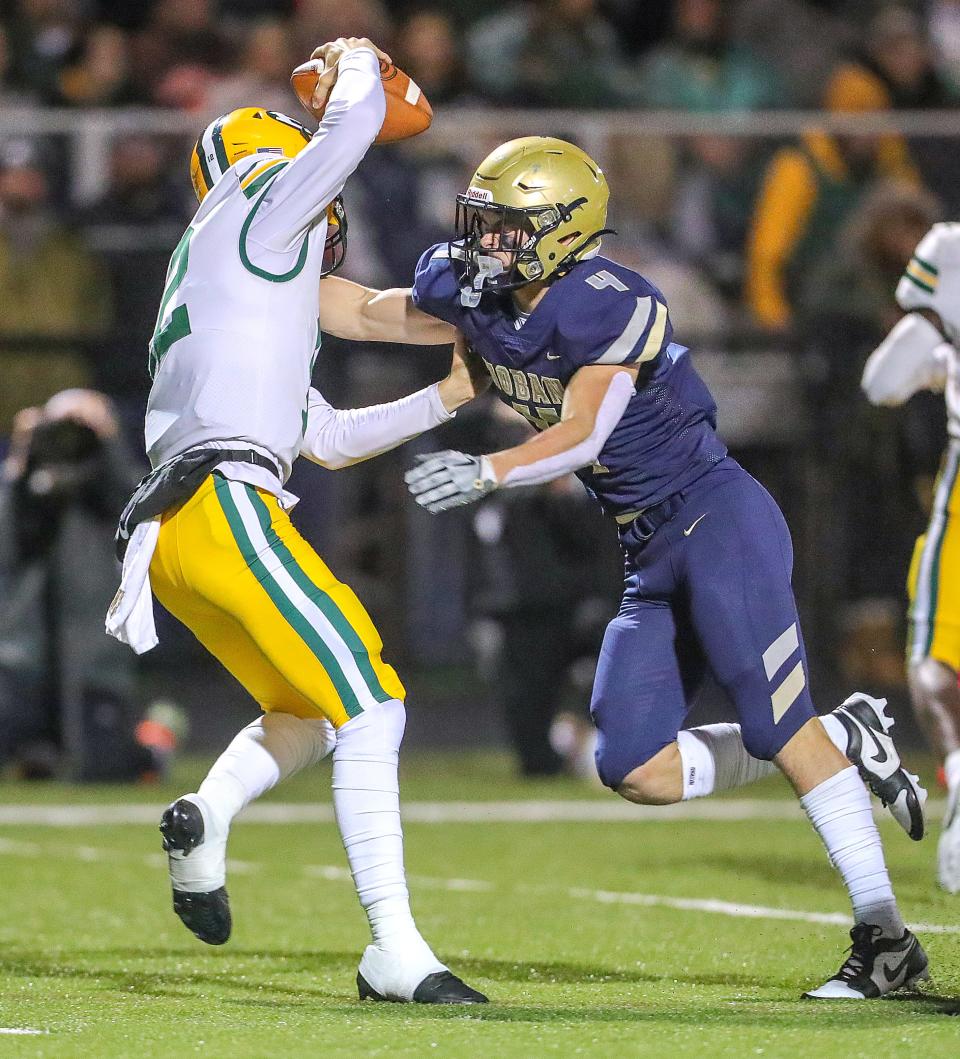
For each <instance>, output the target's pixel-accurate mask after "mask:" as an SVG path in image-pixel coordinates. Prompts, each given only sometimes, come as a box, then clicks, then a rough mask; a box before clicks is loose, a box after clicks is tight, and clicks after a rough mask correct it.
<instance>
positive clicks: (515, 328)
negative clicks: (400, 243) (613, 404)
mask: <svg viewBox="0 0 960 1059" xmlns="http://www.w3.org/2000/svg"><path fill="white" fill-rule="evenodd" d="M450 252H451V249H450V245H449V244H447V243H441V244H439V245H438V246H435V247H432V248H431V249H429V250H428V251H427V252H426V253H425V254H424V255H423V257H421V259H420V262H419V264H418V265H417V273H416V279H415V280H414V285H413V300H414V302H415V303H416V304H417V305H418V306H419V307H420V308H421V309H422V310H423V311H424V312H427V313H429V314H430V315H431V316H436V317H439V318H440V319H442V320H446V321H448V322H449V323H451V324H453V325H454V326H455V327H457V328H458V329H459V330H460V331H461V332H462V333H463V335H464V336H465V338H466V340H467V341H468V342H469V343H470V346H471V347H472V348H473V349H474V350H475V351H476V353H478V354H479V355H480V356H481V357H482V358H483V362H484V364H485V365H486V368H487V371H488V372H489V373H490V377H491V379H492V380H493V385H494V387H495V389H496V392H497V394H498V395H499V396H500V397H501V399H502V400H503V401H505V402H506V403H507V404H508V405H510V406H511V407H512V408H514V409H516V410H517V411H518V412H519V413H520V414H521V415H523V416H524V417H525V418H526V419H528V420H529V421H530V423H532V424H533V426H534V427H536V428H537V429H538V430H545V429H546V428H547V427H549V426H551V425H553V424H554V423H558V422H559V421H560V408H561V405H562V403H563V394H564V389H565V388H566V386H567V383H568V382H569V381H570V379H571V378H572V377H573V375H575V374H576V372H577V371H578V370H579V369H580V368H582V367H584V366H585V365H589V364H623V365H632V366H637V367H639V368H640V375H639V378H638V380H637V386H636V391H635V393H634V394H633V396H632V397H631V398H630V402H629V404H628V405H627V408H626V411H625V412H624V414H623V416H622V418H621V419H620V421H619V423H618V424H617V425H616V427H615V428H614V430H613V433H612V434H611V435H610V437H609V438H608V439H607V441H606V444H605V445H604V447H603V449H602V451H601V452H600V455H599V456H598V458H597V462H596V463H594V464H593V465H592V466H591V467H586V468H583V469H582V470H580V471H578V472H577V477H578V478H579V479H580V480H581V481H582V482H583V484H584V485H585V486H586V487H587V489H588V490H589V491H590V492H591V493H592V494H593V495H594V496H595V497H596V498H597V499H598V500H599V501H600V504H601V506H602V507H603V510H604V512H605V513H607V514H609V515H613V516H618V515H627V514H630V513H632V512H636V511H640V510H642V509H644V508H647V507H650V506H652V505H654V504H657V503H659V502H660V501H661V500H663V499H665V498H666V497H668V496H670V495H671V494H673V493H675V492H677V491H679V490H681V489H684V488H686V487H687V486H688V485H690V484H691V483H692V482H694V481H696V480H697V479H698V478H700V477H701V476H702V475H703V474H705V473H706V472H707V471H709V470H710V469H711V468H712V467H714V466H715V465H716V464H717V463H719V462H720V461H721V460H722V459H723V458H724V456H726V454H727V450H726V447H725V446H724V444H723V442H721V441H720V439H719V438H718V437H717V433H716V417H717V406H716V404H715V402H714V400H713V397H712V396H711V394H710V391H709V390H708V389H707V387H706V385H705V384H704V382H703V380H702V379H701V378H700V376H699V375H698V374H697V372H696V370H695V369H694V367H693V364H692V363H691V360H690V357H689V355H688V351H687V349H686V347H684V346H680V345H677V344H676V343H675V342H673V326H672V324H671V322H670V314H669V312H668V310H667V303H666V299H665V298H664V296H663V294H662V293H661V292H660V291H659V290H658V289H657V288H656V287H655V286H654V285H653V284H652V283H650V282H649V281H648V280H646V279H644V278H643V276H641V275H639V274H638V273H636V272H634V271H633V270H632V269H629V268H626V267H625V266H623V265H618V264H617V263H616V262H615V261H610V260H609V259H607V258H604V257H594V258H590V259H589V260H587V261H580V262H578V263H577V264H576V265H574V267H573V268H572V269H570V271H569V272H567V273H566V275H564V276H562V277H561V278H560V279H558V280H557V281H556V282H554V283H553V284H551V286H550V287H549V288H548V289H547V293H546V294H545V295H544V296H543V298H542V299H541V300H540V302H539V303H538V305H537V306H536V308H535V309H534V310H533V312H532V313H531V314H530V315H529V316H523V315H522V314H519V313H518V312H517V310H516V309H515V307H514V303H513V299H512V298H511V296H510V295H509V294H496V293H487V294H484V295H483V297H482V298H481V299H480V302H479V304H478V305H477V306H476V307H473V308H471V307H468V306H465V305H463V304H462V303H461V300H460V282H459V277H460V267H459V262H458V261H456V260H451V257H450ZM453 252H454V253H456V244H454V245H453Z"/></svg>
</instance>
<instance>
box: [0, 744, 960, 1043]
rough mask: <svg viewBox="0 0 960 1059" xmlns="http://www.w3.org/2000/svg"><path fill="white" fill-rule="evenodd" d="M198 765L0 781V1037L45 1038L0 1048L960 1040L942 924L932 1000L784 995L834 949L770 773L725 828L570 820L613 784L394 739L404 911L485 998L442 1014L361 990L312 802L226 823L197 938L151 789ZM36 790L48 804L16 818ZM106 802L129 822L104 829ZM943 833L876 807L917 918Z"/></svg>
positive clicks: (300, 784)
mask: <svg viewBox="0 0 960 1059" xmlns="http://www.w3.org/2000/svg"><path fill="white" fill-rule="evenodd" d="M321 771H322V774H321ZM197 778H198V771H197V769H196V768H193V769H191V768H190V767H185V768H183V769H181V770H180V774H179V775H178V776H177V777H175V781H174V782H173V783H172V784H171V785H169V786H164V787H162V788H152V789H149V788H148V789H136V790H126V789H123V790H121V789H116V788H115V789H103V788H99V789H98V788H83V789H77V788H70V787H65V786H58V785H54V786H48V787H37V786H30V787H23V786H17V785H13V784H0V819H2V820H3V821H4V822H3V823H2V824H0V857H2V862H3V876H2V879H3V898H4V900H3V917H2V927H0V1029H7V1030H9V1029H34V1030H39V1031H43V1032H42V1033H40V1034H36V1035H18V1036H14V1035H6V1034H3V1035H0V1055H13V1056H21V1055H22V1056H51V1057H58V1059H59V1057H69V1056H85V1057H93V1059H100V1057H110V1056H136V1057H145V1056H179V1055H190V1054H204V1055H206V1056H236V1057H247V1056H299V1055H323V1056H331V1057H333V1056H367V1055H370V1056H456V1057H458V1059H471V1057H474V1056H483V1057H486V1056H497V1057H499V1056H506V1057H512V1056H523V1057H528V1056H529V1057H536V1056H549V1055H560V1056H574V1055H585V1056H611V1057H623V1056H639V1055H641V1054H648V1055H652V1056H656V1057H659V1056H671V1057H672V1056H681V1057H683V1056H698V1057H699V1056H703V1055H704V1054H707V1055H709V1056H711V1057H712V1056H750V1055H762V1056H767V1057H769V1056H790V1057H797V1056H801V1057H808V1056H837V1057H843V1059H855V1057H858V1056H864V1057H870V1059H875V1057H877V1056H886V1055H891V1054H893V1052H894V1050H895V1049H898V1048H901V1047H902V1048H904V1049H905V1051H904V1054H905V1055H909V1056H910V1057H911V1059H919V1057H926V1056H943V1057H946V1056H951V1055H958V1054H960V1015H958V1012H960V1000H958V999H954V998H958V997H960V933H956V932H953V933H950V932H944V933H929V934H927V935H925V936H924V939H923V940H924V944H925V945H926V948H927V951H928V953H929V956H930V962H931V969H932V972H933V976H934V984H933V986H932V987H931V988H930V989H929V990H928V991H927V992H926V993H925V994H924V995H923V996H919V997H910V998H903V999H888V1000H884V1001H880V1002H873V1003H869V1004H862V1005H853V1006H851V1005H843V1004H841V1005H832V1006H831V1005H828V1006H824V1005H817V1004H812V1003H804V1002H801V1001H800V1000H799V999H798V998H799V995H800V993H801V991H802V990H803V989H804V988H806V987H808V986H810V985H811V984H815V983H817V984H818V983H819V981H820V980H822V979H823V978H824V977H826V976H827V975H828V974H829V973H832V972H833V970H835V968H836V966H837V965H838V964H839V961H840V958H841V954H842V950H843V949H844V947H845V945H846V943H847V939H846V932H845V931H846V927H845V926H843V925H838V924H837V923H835V922H831V921H829V917H830V916H831V915H833V916H840V915H843V914H845V912H846V901H845V897H844V895H843V892H842V890H841V887H840V885H839V883H838V880H837V879H836V877H835V876H834V873H833V872H832V870H831V869H830V867H829V866H828V864H827V862H826V858H825V856H824V854H823V852H822V849H821V848H820V846H819V843H818V840H817V838H816V836H815V835H814V834H813V833H812V832H811V831H810V830H809V828H808V826H807V825H806V823H805V822H804V820H803V819H802V818H801V817H798V816H796V815H795V814H794V813H793V811H792V807H791V805H790V804H789V803H788V802H787V800H786V798H785V796H784V791H783V787H782V785H781V784H780V783H778V782H776V781H767V783H765V784H764V785H762V786H760V787H757V788H755V789H752V790H751V791H749V794H750V796H751V799H756V800H753V801H751V802H750V803H749V804H748V803H742V802H731V801H727V802H725V803H723V807H724V809H723V811H729V813H730V815H731V817H732V818H731V819H720V820H718V819H713V820H709V819H670V818H667V817H661V818H660V819H659V820H656V819H651V818H650V816H649V815H648V814H644V815H642V816H641V817H640V818H638V819H633V818H627V817H624V818H619V817H618V818H616V819H608V820H604V819H594V820H589V819H573V817H575V816H581V817H582V816H583V815H584V814H589V813H591V812H593V813H603V812H606V811H607V808H606V807H608V806H616V807H618V808H619V801H618V800H617V799H615V798H614V797H613V796H612V795H609V794H606V793H604V792H599V791H593V790H591V789H589V788H584V787H583V786H580V785H576V784H574V783H572V782H571V781H556V782H550V783H538V784H521V783H519V782H517V781H515V780H513V779H511V778H510V775H509V772H508V769H507V766H506V763H505V762H504V761H503V760H502V759H500V758H495V757H482V756H478V757H472V758H467V759H462V760H461V759H453V758H443V757H415V756H410V757H409V758H408V760H407V761H406V763H405V767H404V786H403V792H404V799H405V801H407V802H411V803H413V802H418V803H423V802H430V803H431V804H430V805H427V806H423V805H420V806H419V807H417V813H416V817H417V820H418V821H422V822H412V821H411V822H408V824H407V826H406V835H407V863H408V869H409V872H410V876H411V890H412V893H413V898H414V906H415V911H416V913H417V917H418V920H419V923H420V926H421V929H422V930H423V931H424V933H425V934H426V936H427V937H428V938H429V939H430V940H431V942H432V943H433V945H434V947H435V948H436V949H437V950H438V952H439V954H440V955H441V956H443V957H444V958H445V959H446V960H447V961H448V962H449V963H450V965H451V967H452V968H453V969H454V970H455V971H457V972H458V973H460V974H462V975H463V976H464V977H465V978H466V979H467V980H468V981H469V982H470V983H471V984H473V985H475V986H477V987H478V988H481V989H483V990H484V991H485V992H487V993H488V994H489V995H490V998H491V1001H492V1002H491V1004H490V1005H489V1006H487V1007H484V1008H473V1009H437V1008H425V1007H418V1006H407V1005H385V1004H364V1005H361V1004H359V1003H358V1002H357V999H356V992H355V988H354V975H355V973H356V965H357V961H358V958H359V956H360V953H361V951H362V948H363V946H364V944H365V939H366V929H365V923H364V920H363V917H362V914H361V912H360V909H359V906H358V905H357V903H356V898H355V896H354V894H353V890H352V886H351V883H350V880H349V876H348V875H347V874H346V871H345V861H344V857H343V853H342V850H341V848H340V845H339V840H338V837H337V832H336V829H335V827H334V825H333V824H332V823H330V822H324V821H323V820H317V821H314V822H308V821H304V820H302V819H301V820H300V821H299V822H272V823H265V822H255V821H254V820H241V821H240V822H238V823H237V825H236V827H235V830H234V833H233V838H232V845H231V856H232V858H234V860H235V862H236V863H235V864H234V866H233V868H232V871H231V875H230V880H229V886H230V892H231V898H232V904H233V910H234V923H235V927H234V936H233V938H232V939H231V941H230V942H229V944H227V945H226V946H224V947H223V948H221V949H213V948H208V947H205V946H203V945H202V944H201V943H200V942H198V941H195V940H194V939H193V938H192V936H190V935H189V934H188V933H187V932H186V930H185V929H184V928H183V927H182V926H181V925H180V923H179V921H178V920H177V919H176V917H175V916H174V915H173V913H172V911H171V910H170V907H169V904H170V897H169V890H168V885H167V880H166V874H165V870H164V867H163V859H162V857H161V856H160V855H159V839H158V835H157V832H156V827H155V821H154V820H153V807H154V806H156V807H157V808H158V809H159V807H160V806H161V805H162V804H163V803H164V802H165V801H166V800H168V797H172V796H173V795H175V794H177V793H179V792H180V791H181V790H183V789H193V787H194V785H195V783H196V782H197ZM328 779H329V774H328V771H327V770H326V769H322V770H317V772H315V773H313V774H312V775H310V776H306V777H304V776H300V777H297V778H296V779H295V780H294V781H292V782H291V783H290V784H288V785H287V786H286V787H283V788H281V789H280V790H278V791H277V792H274V795H273V797H272V798H270V799H268V800H267V801H269V802H272V803H273V804H274V805H276V806H277V807H278V810H277V811H278V812H279V813H280V816H281V819H291V818H294V817H295V815H296V811H299V812H300V813H301V814H302V813H304V812H311V805H312V803H315V802H316V803H319V804H318V806H317V812H318V813H322V811H323V809H324V807H327V806H328V805H329V795H328V792H327V785H328ZM521 799H522V800H523V807H522V808H519V809H518V800H521ZM452 800H456V801H457V802H480V803H482V802H492V801H501V800H503V801H510V802H513V803H514V804H513V815H514V816H517V817H527V819H511V820H509V821H506V820H503V819H498V818H497V811H496V810H495V809H494V810H490V811H489V812H488V811H487V810H486V809H484V807H483V806H482V805H481V806H479V807H478V806H474V807H473V809H472V810H471V808H470V807H469V806H466V805H463V806H443V805H440V806H438V805H436V804H433V803H435V802H437V801H452ZM280 803H283V805H285V806H286V805H290V804H294V809H295V811H291V812H285V811H283V810H282V808H281V805H280ZM28 804H29V806H30V807H31V809H30V814H31V816H30V818H31V819H37V818H39V820H37V822H34V823H29V824H27V823H20V824H16V823H11V822H10V821H11V820H12V819H14V818H16V819H20V820H23V819H26V814H27V808H26V807H27V805H28ZM706 804H707V803H699V805H700V806H703V805H706ZM61 805H88V806H91V807H93V808H94V809H96V807H97V806H99V807H100V808H99V809H96V812H95V813H93V815H92V816H91V817H90V818H89V820H90V821H93V822H86V823H80V824H77V823H76V821H68V820H66V819H63V818H60V817H58V816H56V815H53V810H54V808H55V807H57V806H61ZM413 808H414V806H413V805H411V810H413ZM618 808H617V809H611V810H610V811H611V812H616V811H618ZM625 808H628V807H625ZM533 811H536V812H538V813H539V814H540V815H541V816H543V817H547V819H542V820H540V821H539V822H531V821H530V820H529V816H530V815H531V813H532V812H533ZM117 814H120V817H121V818H123V819H130V820H134V819H137V818H139V817H142V818H143V822H140V823H135V822H130V823H118V822H104V818H105V817H106V818H109V819H110V820H113V821H116V819H117V818H118V816H117ZM411 815H413V814H411ZM428 818H429V819H431V820H432V821H433V822H427V819H428ZM68 823H69V824H70V826H67V824H68ZM933 830H934V834H932V835H931V836H930V837H928V838H927V840H926V841H924V842H923V843H920V844H917V843H911V842H910V841H909V840H908V839H907V838H906V836H905V835H903V834H902V832H900V831H899V829H897V828H896V827H895V826H894V825H892V824H890V825H888V824H887V823H885V822H884V823H882V833H883V835H884V838H885V840H886V847H887V852H888V859H889V862H890V865H891V868H892V873H893V876H894V881H895V884H896V886H897V889H898V892H899V895H900V898H901V904H902V907H903V910H904V912H905V914H906V916H907V917H908V919H909V920H910V921H911V922H914V923H925V924H934V925H946V926H955V927H957V925H960V899H958V898H950V897H949V896H948V895H946V894H943V893H941V892H940V891H938V890H937V889H935V887H934V883H933V863H934V856H935V839H936V834H935V827H934V829H933ZM684 899H689V900H690V901H691V902H693V904H692V905H684ZM705 901H715V902H724V904H722V905H714V906H711V908H712V909H713V910H709V911H707V910H704V908H703V906H702V905H701V904H699V902H705ZM746 906H749V907H746ZM757 906H759V907H757ZM751 911H752V912H753V913H754V914H753V915H747V914H746V913H748V912H751ZM794 913H796V914H799V916H800V917H801V918H779V917H780V916H784V915H786V916H791V915H793V914H794ZM806 914H812V915H813V917H814V919H816V917H817V916H822V917H824V916H825V917H827V919H828V921H827V922H823V921H812V922H811V921H808V920H807V919H805V918H802V917H803V916H804V915H806ZM958 929H960V927H958Z"/></svg>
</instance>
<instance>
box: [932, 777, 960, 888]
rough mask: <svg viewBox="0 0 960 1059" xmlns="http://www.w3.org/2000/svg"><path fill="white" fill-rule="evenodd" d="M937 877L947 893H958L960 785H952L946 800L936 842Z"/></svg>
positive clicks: (959, 867)
mask: <svg viewBox="0 0 960 1059" xmlns="http://www.w3.org/2000/svg"><path fill="white" fill-rule="evenodd" d="M937 877H938V878H939V880H940V885H941V886H942V887H943V888H944V890H946V891H947V893H949V894H956V893H960V785H957V786H956V787H954V789H953V791H952V793H951V794H950V797H949V798H948V800H947V812H946V815H945V816H944V818H943V830H942V831H941V832H940V841H939V842H938V843H937Z"/></svg>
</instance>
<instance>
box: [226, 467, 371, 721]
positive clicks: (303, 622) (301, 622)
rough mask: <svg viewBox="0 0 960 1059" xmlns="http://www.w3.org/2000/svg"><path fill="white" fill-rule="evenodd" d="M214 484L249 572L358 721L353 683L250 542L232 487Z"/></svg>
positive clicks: (359, 711)
mask: <svg viewBox="0 0 960 1059" xmlns="http://www.w3.org/2000/svg"><path fill="white" fill-rule="evenodd" d="M213 480H214V487H215V489H216V493H217V499H218V500H219V501H220V507H221V508H222V510H223V513H224V515H225V516H226V519H227V523H228V525H229V526H230V531H231V533H232V534H233V538H234V540H235V541H236V542H237V546H238V547H239V548H240V552H241V554H242V555H243V558H244V559H245V560H246V563H247V565H248V566H249V567H250V570H251V571H252V573H253V574H254V576H255V577H256V578H257V580H258V581H259V582H260V584H261V585H262V586H263V590H264V591H265V592H266V593H267V595H268V596H269V597H270V601H271V602H272V603H273V605H274V606H275V607H276V608H277V610H278V611H279V612H280V614H281V615H282V616H283V618H284V620H285V621H286V623H287V624H288V625H289V626H290V628H291V629H293V631H294V632H295V633H296V634H297V635H298V636H299V637H300V639H301V640H302V641H303V642H304V643H305V644H306V646H307V647H308V648H309V649H310V651H311V653H312V654H313V656H314V657H315V658H316V659H317V661H318V662H319V663H320V665H321V666H322V667H323V669H324V671H325V672H326V674H327V676H328V677H329V678H330V680H331V682H332V684H333V686H334V688H336V691H337V694H338V695H339V696H340V701H341V702H342V703H343V708H344V710H346V713H347V716H348V717H356V716H357V714H359V713H361V712H362V709H363V708H362V707H361V705H360V702H359V700H358V699H357V696H356V694H355V693H354V690H353V688H352V687H351V686H350V681H349V680H347V677H346V675H345V674H344V672H343V670H342V669H341V668H340V663H339V662H338V661H337V660H336V658H335V657H334V655H333V652H332V651H331V650H330V648H329V647H328V646H327V645H326V643H324V641H323V638H322V637H321V636H320V634H319V633H318V632H317V630H316V629H315V628H314V627H313V626H312V625H311V624H310V622H309V621H308V620H307V618H306V617H305V616H304V615H303V614H302V613H301V612H300V611H299V610H298V609H297V607H296V606H295V605H294V604H293V602H292V601H291V600H290V599H289V598H288V596H287V595H286V593H285V592H284V591H283V589H282V588H281V587H280V585H279V584H278V583H277V581H276V579H275V578H274V576H273V574H271V573H270V571H269V570H268V569H267V567H266V566H265V565H264V563H263V560H262V559H260V557H259V556H258V555H257V549H256V548H255V547H254V546H253V542H252V541H251V540H250V536H249V534H248V533H247V529H246V526H244V524H243V519H242V518H241V517H240V512H239V511H238V510H237V505H236V503H235V501H234V499H233V496H232V495H231V493H230V483H229V482H228V481H227V479H226V478H224V477H222V476H221V475H219V474H215V475H214V476H213ZM246 488H247V490H248V492H249V494H252V495H253V496H256V492H255V491H254V490H253V488H252V487H251V486H247V487H246ZM257 499H258V500H259V499H260V498H259V497H257ZM268 515H269V512H268Z"/></svg>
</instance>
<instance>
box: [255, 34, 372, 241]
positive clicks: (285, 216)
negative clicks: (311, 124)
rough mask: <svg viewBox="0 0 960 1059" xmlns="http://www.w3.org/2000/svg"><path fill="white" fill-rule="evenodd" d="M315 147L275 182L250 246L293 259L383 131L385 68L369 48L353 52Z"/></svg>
mask: <svg viewBox="0 0 960 1059" xmlns="http://www.w3.org/2000/svg"><path fill="white" fill-rule="evenodd" d="M339 65H340V72H339V74H338V75H337V80H336V83H335V84H334V86H333V89H332V90H331V92H330V98H329V99H328V100H327V106H326V109H325V110H324V114H323V120H322V121H321V122H320V127H319V128H318V129H317V131H316V132H315V133H314V135H313V138H312V139H311V141H310V143H309V144H308V145H307V146H306V147H305V148H304V149H303V150H302V151H301V152H300V153H299V154H298V155H296V157H295V158H293V159H292V160H291V161H290V163H289V164H288V165H287V166H286V167H285V168H284V169H283V171H282V172H281V173H280V174H279V176H278V177H277V178H276V179H275V180H274V181H273V183H272V184H271V186H270V190H269V192H268V193H267V194H266V196H265V197H264V199H263V201H262V202H261V203H260V204H259V205H258V207H257V212H256V216H255V217H254V218H253V219H252V221H251V223H250V228H249V231H248V233H247V240H248V242H251V243H256V244H259V245H260V246H263V247H265V248H266V249H267V250H270V251H273V252H274V253H287V252H289V251H290V250H291V249H293V247H295V246H296V244H297V243H298V242H299V240H300V239H301V238H302V236H303V234H304V232H305V231H307V230H308V229H309V228H310V227H311V226H313V225H314V224H316V223H317V222H318V221H319V220H321V219H323V218H324V217H325V216H326V208H327V206H328V205H329V204H330V203H331V202H332V201H333V200H334V199H335V198H336V197H337V195H339V194H340V192H341V191H342V190H343V186H344V184H345V183H346V182H347V178H348V177H349V176H350V174H351V173H352V172H353V171H354V170H355V169H356V168H357V166H358V165H359V164H360V161H361V159H362V158H363V156H364V155H365V154H366V153H367V150H368V149H369V147H370V145H371V144H372V143H373V141H374V138H375V137H376V135H377V133H378V132H379V131H380V128H381V127H382V125H383V117H384V114H385V112H386V100H385V98H384V94H383V83H382V82H381V80H380V65H379V61H378V60H377V57H376V55H374V53H373V52H372V51H371V50H370V49H369V48H359V49H357V50H356V51H352V52H348V53H347V54H346V55H344V57H343V58H342V59H341V60H340V64H339Z"/></svg>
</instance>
